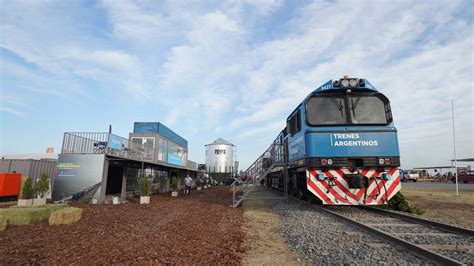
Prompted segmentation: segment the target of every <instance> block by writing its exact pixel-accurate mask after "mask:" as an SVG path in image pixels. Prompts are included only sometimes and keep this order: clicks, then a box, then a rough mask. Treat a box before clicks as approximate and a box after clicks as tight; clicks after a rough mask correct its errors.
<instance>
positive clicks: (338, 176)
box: [287, 77, 400, 205]
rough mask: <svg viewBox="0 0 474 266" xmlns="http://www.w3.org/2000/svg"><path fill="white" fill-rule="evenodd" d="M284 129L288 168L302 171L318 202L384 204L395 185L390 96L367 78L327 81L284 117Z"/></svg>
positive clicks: (395, 151)
mask: <svg viewBox="0 0 474 266" xmlns="http://www.w3.org/2000/svg"><path fill="white" fill-rule="evenodd" d="M287 130H288V161H289V167H290V168H291V169H293V172H298V171H301V170H302V169H304V170H305V171H306V174H305V177H306V180H305V181H306V182H305V183H306V187H307V190H308V191H309V192H311V193H312V194H314V195H315V196H316V197H318V198H319V199H320V200H321V201H322V202H323V204H340V205H367V204H371V205H375V204H384V203H386V202H387V201H388V199H389V198H390V197H392V196H393V195H394V194H395V193H396V192H398V190H400V184H399V183H400V182H399V179H400V178H399V170H398V168H399V165H400V160H399V158H400V154H399V148H398V138H397V130H396V128H395V127H394V125H393V117H392V113H391V108H390V101H389V100H388V98H387V97H386V96H385V95H383V94H382V93H380V92H378V91H377V90H376V89H375V87H374V86H373V85H372V84H370V82H368V81H367V80H365V79H354V78H347V77H344V78H342V79H339V80H336V81H331V80H330V81H328V82H327V83H325V84H324V85H322V86H320V87H319V88H317V89H316V90H314V91H313V92H312V93H311V94H309V95H308V97H306V99H305V100H304V101H303V102H302V104H300V105H299V106H298V107H297V108H296V109H295V111H294V112H293V113H292V114H291V115H290V116H289V117H288V119H287ZM301 166H304V168H302V167H301ZM300 181H301V180H300ZM300 183H301V182H300Z"/></svg>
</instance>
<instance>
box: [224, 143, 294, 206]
mask: <svg viewBox="0 0 474 266" xmlns="http://www.w3.org/2000/svg"><path fill="white" fill-rule="evenodd" d="M285 158H286V157H285V147H284V145H283V143H281V142H279V141H277V140H275V141H274V142H273V143H272V145H271V146H270V147H269V148H268V149H267V150H266V151H265V152H264V153H263V154H262V155H260V157H258V159H257V160H256V161H255V162H253V164H252V165H250V167H249V168H248V169H247V170H246V171H245V173H244V175H243V176H241V177H240V180H241V181H242V182H243V183H242V184H241V185H239V184H238V183H237V181H235V182H234V183H233V184H232V193H233V195H232V207H234V208H236V207H238V206H240V204H242V202H243V201H244V200H246V199H249V198H247V196H248V195H249V193H250V192H252V190H253V189H254V188H255V187H256V186H258V185H260V183H261V181H262V180H264V181H266V178H267V175H268V174H269V173H270V172H272V171H273V170H274V169H275V168H276V167H283V168H286V161H285ZM285 172H286V171H285ZM264 183H266V182H264ZM285 191H286V184H285ZM285 196H286V193H285Z"/></svg>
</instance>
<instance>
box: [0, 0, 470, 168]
mask: <svg viewBox="0 0 474 266" xmlns="http://www.w3.org/2000/svg"><path fill="white" fill-rule="evenodd" d="M0 13H1V14H0V15H1V18H0V20H1V22H0V60H1V61H0V92H1V94H0V127H1V129H0V154H15V153H36V152H45V150H46V148H47V147H55V148H56V151H57V152H59V151H60V147H61V143H62V137H63V134H64V132H69V131H102V132H105V131H107V130H108V126H109V124H111V125H112V127H113V133H115V134H117V135H120V136H123V137H128V133H129V132H132V131H133V122H135V121H159V122H162V123H164V124H165V125H166V126H168V127H169V128H171V129H172V130H174V131H175V132H176V133H178V134H180V135H181V136H183V137H184V138H185V139H187V140H188V143H189V159H191V160H194V161H197V162H198V163H204V161H205V147H204V145H205V144H208V143H210V142H212V141H214V140H215V139H217V138H219V137H220V138H224V139H226V140H228V141H230V142H232V143H233V144H235V145H236V155H237V160H238V161H240V168H244V169H245V168H246V167H247V166H249V165H250V164H251V163H252V162H253V161H254V160H255V159H256V158H257V157H258V156H259V155H260V154H261V153H263V152H264V151H265V149H266V148H267V147H268V146H269V145H270V143H271V142H272V141H273V140H274V139H275V138H276V136H277V135H278V133H279V132H280V131H281V130H282V129H283V128H284V127H285V125H286V122H285V121H286V118H287V116H288V115H289V114H290V113H291V112H292V110H294V108H296V106H297V105H298V104H299V103H300V102H301V101H302V100H303V99H304V98H305V96H306V95H308V94H309V93H310V92H312V91H313V90H314V89H315V88H316V87H318V86H319V85H321V84H323V83H325V82H326V81H328V80H330V79H339V78H341V77H342V76H343V75H345V74H347V75H349V76H351V77H359V78H366V79H367V80H369V81H370V82H371V83H372V84H373V85H374V86H375V87H376V88H378V90H379V91H381V92H382V93H384V94H385V95H386V96H387V97H388V98H389V99H390V101H391V106H392V112H393V117H394V122H395V125H396V127H397V128H398V135H399V143H400V151H401V161H402V167H403V168H412V167H417V166H433V165H449V164H450V159H451V158H453V132H452V123H453V122H452V118H451V117H452V113H451V100H454V109H455V113H454V114H455V128H456V143H457V146H456V148H457V156H458V157H459V158H462V157H464V158H465V157H474V137H473V136H474V118H473V114H474V110H473V109H474V108H473V105H474V94H473V88H474V82H473V81H474V73H473V72H474V71H473V70H474V57H473V50H474V48H473V47H474V46H473V41H474V27H473V17H474V14H473V13H474V2H473V1H469V0H467V1H455V0H446V1H443V0H439V1H387V0H381V1H363V0H357V1H356V0H351V1H334V0H331V1H321V0H317V1H304V0H302V1H293V0H290V1H279V0H261V1H257V0H240V1H236V0H234V1H221V0H219V1H190V0H189V1H188V0H175V1H151V0H136V1H125V0H103V1H91V0H82V1H79V0H70V1H54V0H29V1H22V0H0Z"/></svg>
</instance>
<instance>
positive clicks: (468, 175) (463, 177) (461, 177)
mask: <svg viewBox="0 0 474 266" xmlns="http://www.w3.org/2000/svg"><path fill="white" fill-rule="evenodd" d="M451 181H453V183H455V182H456V178H455V177H454V176H453V177H452V178H451ZM458 182H463V183H468V182H474V171H467V172H460V173H459V174H458Z"/></svg>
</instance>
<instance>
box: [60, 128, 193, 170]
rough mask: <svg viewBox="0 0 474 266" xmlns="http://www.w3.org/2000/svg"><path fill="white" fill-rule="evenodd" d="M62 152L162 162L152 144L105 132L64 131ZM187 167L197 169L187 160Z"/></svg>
mask: <svg viewBox="0 0 474 266" xmlns="http://www.w3.org/2000/svg"><path fill="white" fill-rule="evenodd" d="M61 152H62V153H63V154H68V153H70V154H77V153H79V154H106V155H110V156H115V157H119V158H124V159H131V160H137V161H145V162H151V163H164V161H160V160H158V156H157V155H158V153H157V150H156V149H154V148H153V146H151V145H150V146H147V145H145V144H142V143H137V142H133V141H130V140H129V139H126V138H123V137H120V136H117V135H114V134H111V133H107V132H66V133H64V139H63V146H62V150H61ZM185 167H187V168H188V169H191V170H194V169H195V170H197V164H196V163H195V162H192V161H189V160H188V162H187V164H186V166H185Z"/></svg>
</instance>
